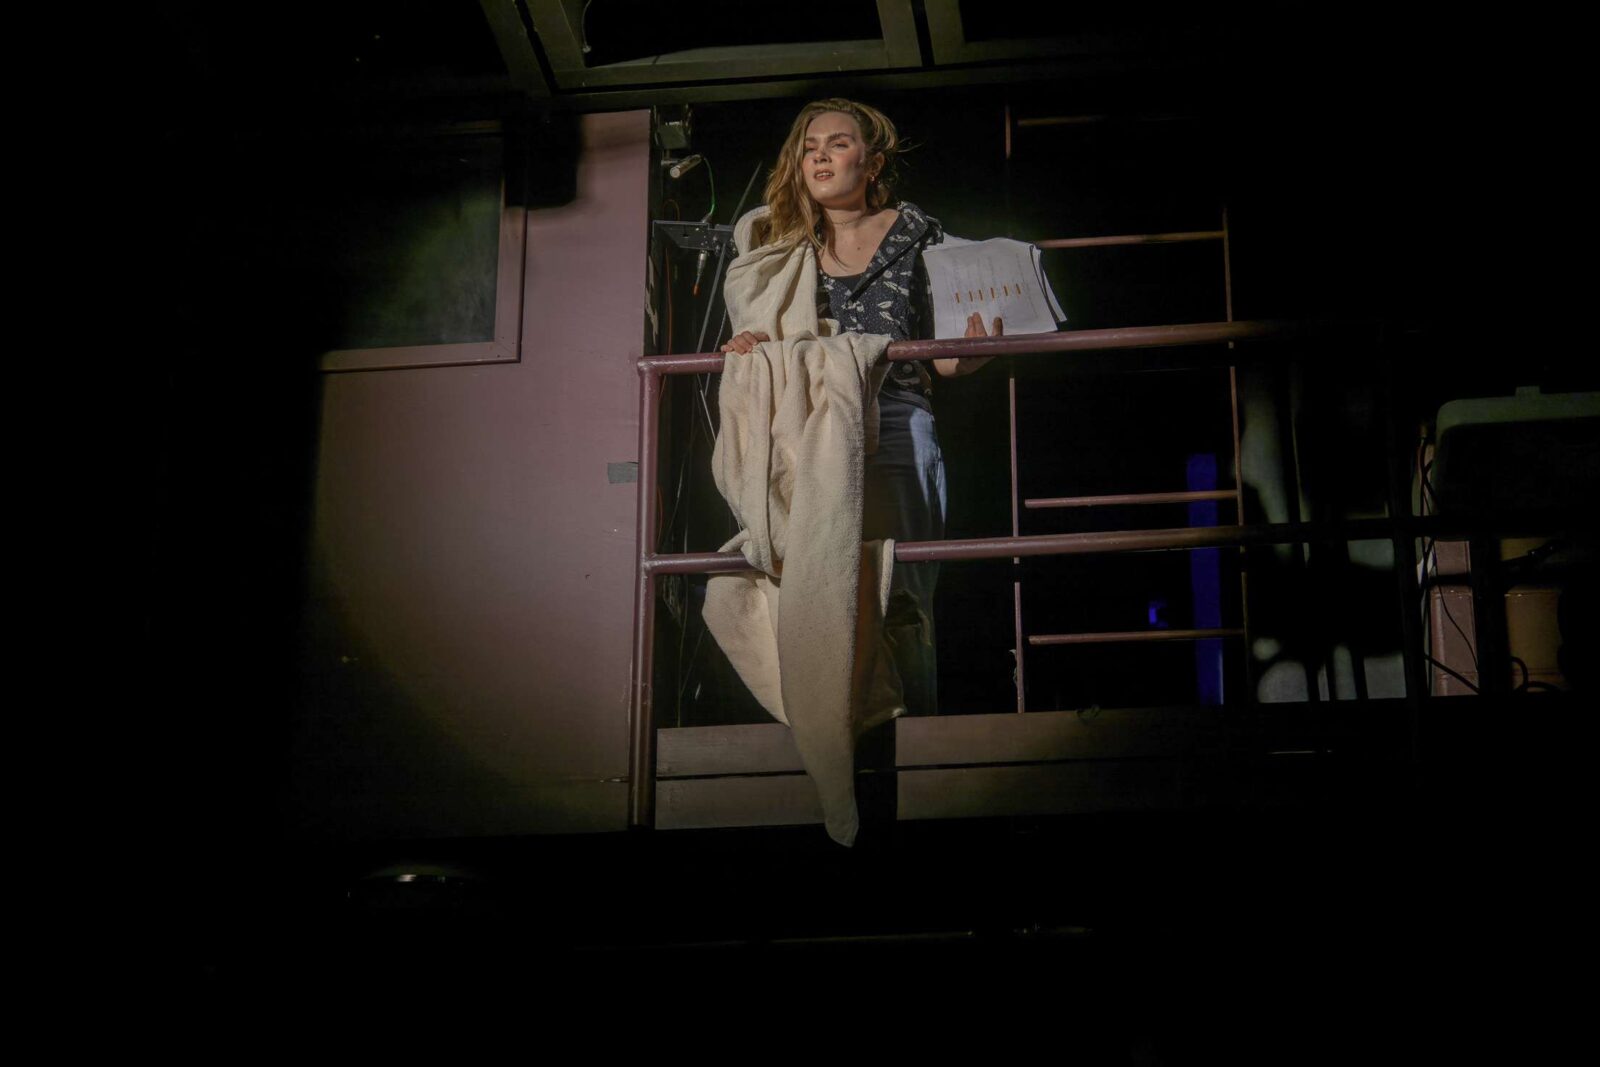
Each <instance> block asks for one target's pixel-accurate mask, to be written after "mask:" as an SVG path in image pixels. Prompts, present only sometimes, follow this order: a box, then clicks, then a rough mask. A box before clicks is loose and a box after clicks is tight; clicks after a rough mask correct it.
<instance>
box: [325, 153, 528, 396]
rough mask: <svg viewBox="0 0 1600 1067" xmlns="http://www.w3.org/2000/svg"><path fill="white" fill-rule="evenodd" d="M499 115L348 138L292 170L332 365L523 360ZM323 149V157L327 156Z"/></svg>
mask: <svg viewBox="0 0 1600 1067" xmlns="http://www.w3.org/2000/svg"><path fill="white" fill-rule="evenodd" d="M510 146H511V142H510V141H509V140H508V139H507V138H506V137H505V136H504V135H503V133H502V131H501V130H500V128H499V127H498V125H494V124H485V125H482V126H477V127H471V128H455V129H451V130H446V131H433V132H429V133H427V134H424V135H418V136H411V137H404V138H400V139H392V138H391V139H384V140H382V141H381V143H373V142H371V141H361V140H354V141H350V142H345V143H342V144H340V145H339V146H337V147H335V148H332V149H329V150H328V151H327V152H326V155H325V156H324V158H323V159H322V160H320V165H319V161H316V160H307V161H305V164H304V165H302V166H297V167H295V168H294V170H295V171H296V172H297V173H299V174H300V175H301V176H302V178H303V180H305V181H307V182H308V183H312V184H314V185H315V186H316V188H318V189H319V190H320V191H321V192H320V195H319V196H318V197H316V198H315V199H312V198H308V201H307V202H308V207H307V210H306V211H305V212H304V214H303V224H304V226H305V232H304V233H303V234H302V240H301V243H302V253H303V254H304V255H305V256H307V257H309V260H310V262H309V263H308V278H309V279H315V280H316V281H317V282H318V283H319V284H318V285H317V289H318V290H320V293H319V295H320V296H321V297H322V299H321V300H319V301H318V303H319V304H320V306H321V307H320V313H319V314H317V315H315V316H314V317H313V319H314V321H315V322H316V323H317V325H316V327H315V328H316V329H317V330H318V335H319V337H318V348H319V351H321V353H322V355H321V359H320V365H321V369H322V370H324V371H360V370H383V369H392V368H399V367H425V366H445V365H451V364H482V363H509V362H515V361H516V360H517V359H518V358H519V355H520V333H521V327H520V324H521V310H522V281H523V262H524V251H525V247H526V210H525V208H524V206H523V203H524V197H523V196H522V195H521V190H520V185H521V184H522V183H521V169H522V168H520V167H519V166H517V165H516V161H515V159H514V152H513V151H512V150H511V147H510ZM319 154H320V153H319Z"/></svg>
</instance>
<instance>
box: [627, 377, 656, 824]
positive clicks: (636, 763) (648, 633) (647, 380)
mask: <svg viewBox="0 0 1600 1067" xmlns="http://www.w3.org/2000/svg"><path fill="white" fill-rule="evenodd" d="M660 420H661V374H660V373H659V372H658V371H657V370H656V369H655V368H654V367H652V366H650V365H649V364H644V363H641V364H640V366H639V503H638V514H637V516H636V517H635V530H636V537H637V541H638V545H637V547H638V559H637V562H636V564H635V567H636V573H635V576H634V590H633V598H634V599H633V678H632V685H631V686H630V687H629V701H628V825H629V826H630V827H650V826H654V825H655V815H656V730H655V713H654V709H653V707H652V703H653V702H652V701H651V683H652V680H653V678H654V674H655V655H654V652H655V636H656V586H655V575H654V574H653V572H652V571H651V569H650V559H651V557H652V556H654V555H655V551H656V541H657V537H658V529H657V523H658V522H659V516H657V514H656V482H657V471H656V467H657V456H656V446H657V439H658V437H659V433H658V430H659V425H660Z"/></svg>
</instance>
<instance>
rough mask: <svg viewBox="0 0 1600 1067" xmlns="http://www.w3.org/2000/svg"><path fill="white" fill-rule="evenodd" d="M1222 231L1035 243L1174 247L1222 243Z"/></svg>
mask: <svg viewBox="0 0 1600 1067" xmlns="http://www.w3.org/2000/svg"><path fill="white" fill-rule="evenodd" d="M1222 237H1223V232H1222V231H1221V230H1184V231H1181V232H1178V233H1119V234H1109V235H1107V236H1105V237H1050V238H1046V239H1045V240H1043V241H1034V242H1033V244H1035V245H1038V246H1039V247H1040V248H1107V247H1110V246H1113V245H1173V244H1182V243H1183V242H1186V241H1220V240H1222Z"/></svg>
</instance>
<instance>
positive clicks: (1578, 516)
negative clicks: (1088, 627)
mask: <svg viewBox="0 0 1600 1067" xmlns="http://www.w3.org/2000/svg"><path fill="white" fill-rule="evenodd" d="M1594 528H1595V518H1594V516H1593V515H1592V514H1587V513H1581V512H1580V513H1575V512H1572V511H1569V510H1563V511H1557V512H1529V513H1525V514H1504V515H1427V516H1422V517H1407V518H1401V519H1399V520H1398V521H1397V520H1392V519H1354V520H1350V521H1347V522H1292V523H1264V524H1261V525H1258V526H1183V527H1178V528H1176V529H1165V530H1095V531H1089V532H1085V533H1063V534H1036V535H1032V536H1028V537H975V538H970V539H968V540H964V541H900V542H897V543H896V544H895V546H894V558H895V561H896V562H899V563H943V562H948V561H955V560H974V559H1003V558H1005V557H1006V556H1088V555H1108V554H1111V553H1116V552H1153V551H1162V550H1187V549H1194V548H1229V547H1237V546H1246V545H1292V544H1305V543H1308V542H1318V541H1329V542H1337V541H1377V540H1389V539H1391V538H1394V537H1396V536H1400V537H1430V538H1435V539H1442V540H1462V539H1465V538H1467V537H1468V536H1470V535H1474V534H1498V535H1500V536H1502V537H1517V536H1528V535H1532V534H1541V535H1549V534H1550V533H1551V532H1552V531H1555V533H1557V534H1558V535H1566V534H1568V533H1570V532H1571V531H1572V530H1592V529H1594ZM639 566H640V568H641V569H642V570H643V571H645V572H649V573H655V574H735V573H739V572H742V571H750V570H754V569H755V568H753V567H751V566H750V564H749V563H747V562H745V558H744V556H742V555H740V554H739V553H737V552H681V553H664V554H661V555H653V556H646V557H645V558H644V559H642V560H640V562H639Z"/></svg>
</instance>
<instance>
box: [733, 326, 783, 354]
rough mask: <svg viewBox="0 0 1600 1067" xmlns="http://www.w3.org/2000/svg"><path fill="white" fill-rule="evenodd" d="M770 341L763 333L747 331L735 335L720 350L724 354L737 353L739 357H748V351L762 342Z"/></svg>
mask: <svg viewBox="0 0 1600 1067" xmlns="http://www.w3.org/2000/svg"><path fill="white" fill-rule="evenodd" d="M770 340H772V338H770V337H768V336H767V335H766V334H764V333H751V332H750V331H749V330H746V331H744V333H741V334H735V335H734V336H733V337H732V338H731V339H730V340H729V341H728V343H727V344H725V345H723V346H722V350H723V351H724V352H737V353H739V354H740V355H741V356H748V355H749V354H750V350H751V349H752V348H754V347H755V346H756V345H758V344H760V343H761V342H762V341H770Z"/></svg>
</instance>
